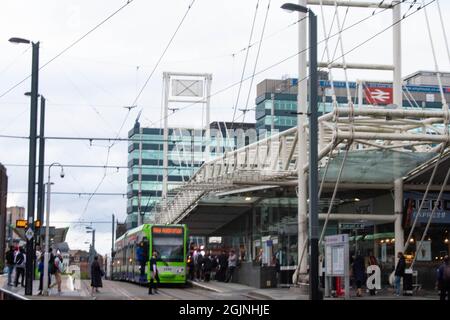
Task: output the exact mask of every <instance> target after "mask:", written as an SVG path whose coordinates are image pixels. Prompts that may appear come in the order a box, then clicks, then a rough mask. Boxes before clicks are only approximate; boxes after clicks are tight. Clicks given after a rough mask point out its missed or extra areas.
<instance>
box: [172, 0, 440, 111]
mask: <svg viewBox="0 0 450 320" xmlns="http://www.w3.org/2000/svg"><path fill="white" fill-rule="evenodd" d="M434 1H436V0H431V1H430V2H428V3H427V4H425V5H422V6H420V7H418V8H417V10H415V11H414V12H412V13H410V14H409V15H407V16H404V17H402V18H401V19H400V20H398V21H396V22H395V23H392V24H390V25H389V26H388V27H386V28H384V29H383V30H381V31H379V32H377V33H375V34H374V35H372V36H371V37H369V38H368V39H366V40H364V41H363V42H361V43H359V44H358V45H356V46H355V47H353V48H352V49H350V50H349V51H347V52H345V53H344V54H342V55H341V56H340V57H337V58H335V59H333V60H332V61H331V62H330V63H334V62H336V61H337V60H339V59H341V58H342V57H343V56H345V55H347V54H349V53H350V52H353V51H354V50H356V49H358V48H359V47H361V46H363V45H364V44H366V43H367V42H369V41H371V40H372V39H374V38H376V37H377V36H379V35H380V34H382V33H384V32H385V31H387V30H389V29H390V28H392V27H393V26H395V25H396V24H398V23H400V22H401V21H403V20H405V19H406V18H408V17H410V16H412V15H413V14H415V13H417V12H418V11H420V10H421V9H423V8H424V7H426V6H428V5H430V4H431V3H433V2H434ZM400 4H401V2H399V3H397V4H395V5H400ZM395 5H392V6H391V8H390V9H392V7H394V6H395ZM385 10H387V8H386V9H383V10H382V11H379V12H378V13H376V14H379V13H380V12H384V11H385ZM374 15H375V13H374V14H372V15H370V16H368V17H366V18H363V19H362V20H359V21H358V22H356V23H354V24H352V25H350V26H348V27H346V28H344V29H341V30H340V31H339V32H338V33H335V34H334V35H332V36H331V37H334V36H336V35H338V34H339V33H341V34H342V33H343V32H344V31H346V30H348V29H350V28H352V27H354V26H355V25H358V24H359V23H362V22H363V21H365V20H367V19H369V18H371V17H373V16H374ZM331 37H329V38H331ZM329 38H328V39H329ZM324 41H325V39H323V40H321V41H319V42H318V44H319V43H322V42H324ZM308 49H309V48H306V49H305V50H302V51H301V52H303V51H306V50H308ZM301 52H298V53H296V54H294V55H291V56H289V57H287V58H285V59H283V60H281V61H279V62H277V63H275V64H273V65H271V66H269V67H267V68H265V69H262V70H260V71H259V72H258V73H256V74H259V73H262V72H265V71H267V70H269V69H271V68H273V67H274V66H277V65H279V64H281V63H283V62H285V61H287V60H289V59H291V58H293V57H295V56H297V55H298V54H300V53H301ZM323 69H324V68H319V69H318V70H323ZM308 78H309V75H307V76H306V77H304V78H303V79H298V82H297V83H300V82H302V81H305V80H306V79H308ZM248 79H250V77H247V78H246V79H244V80H242V81H245V80H248ZM239 83H240V82H238V83H234V84H232V85H229V86H227V87H225V88H223V89H221V90H219V91H217V92H215V93H213V94H211V95H210V97H212V96H214V95H217V94H219V93H221V92H224V91H226V90H228V89H230V88H232V87H234V86H235V85H237V84H239ZM193 105H195V102H194V103H191V104H189V105H187V106H185V107H183V108H180V110H182V109H186V108H189V107H191V106H193ZM169 116H170V115H169Z"/></svg>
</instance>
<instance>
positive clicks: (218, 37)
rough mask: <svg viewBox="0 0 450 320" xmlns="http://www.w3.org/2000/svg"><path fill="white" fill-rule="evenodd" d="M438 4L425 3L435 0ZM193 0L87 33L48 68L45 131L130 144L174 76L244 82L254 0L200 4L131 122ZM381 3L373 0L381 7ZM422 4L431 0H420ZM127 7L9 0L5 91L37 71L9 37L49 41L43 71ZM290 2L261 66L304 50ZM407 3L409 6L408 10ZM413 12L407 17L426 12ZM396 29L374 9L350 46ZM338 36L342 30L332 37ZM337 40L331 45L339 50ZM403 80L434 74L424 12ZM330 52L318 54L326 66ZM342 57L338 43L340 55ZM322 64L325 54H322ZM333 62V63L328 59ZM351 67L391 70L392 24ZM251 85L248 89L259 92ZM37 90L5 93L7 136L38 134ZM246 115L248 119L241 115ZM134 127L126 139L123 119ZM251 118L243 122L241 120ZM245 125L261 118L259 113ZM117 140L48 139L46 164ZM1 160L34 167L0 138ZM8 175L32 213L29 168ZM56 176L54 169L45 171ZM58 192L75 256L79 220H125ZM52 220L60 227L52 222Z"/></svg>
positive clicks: (276, 9)
mask: <svg viewBox="0 0 450 320" xmlns="http://www.w3.org/2000/svg"><path fill="white" fill-rule="evenodd" d="M429 1H430V0H428V1H426V3H428V2H429ZM191 2H192V0H165V1H161V0H153V1H146V0H134V1H133V2H132V3H130V4H129V5H127V6H126V7H125V8H124V9H123V10H122V11H120V12H119V13H118V14H117V15H115V16H114V17H112V18H111V19H110V20H108V21H107V22H106V23H105V24H103V25H102V26H101V27H100V28H98V29H97V30H95V31H94V32H93V33H91V34H89V35H88V36H87V37H86V38H84V39H83V40H81V41H80V42H79V43H77V44H76V45H75V46H74V47H72V48H71V49H70V50H68V51H67V52H65V53H64V54H63V55H61V56H60V57H59V58H57V59H56V60H54V61H53V62H52V63H50V64H49V65H48V66H46V67H45V68H43V69H42V70H41V72H40V78H39V91H40V93H42V94H43V95H44V96H45V97H46V98H47V114H46V128H45V133H46V135H47V136H66V137H116V136H118V135H119V136H120V137H126V135H127V131H128V130H129V129H130V128H131V127H132V126H133V123H134V120H135V118H136V115H137V113H138V110H139V109H140V108H143V114H142V117H141V123H142V124H143V125H149V124H150V121H153V122H156V123H157V122H158V119H160V118H161V114H160V108H161V88H162V73H163V72H164V71H177V72H178V71H181V72H196V73H198V72H207V73H212V74H213V82H212V93H213V94H214V93H215V92H217V91H219V90H221V89H223V88H226V87H228V86H229V85H231V84H233V83H236V82H238V81H239V80H240V77H241V73H242V69H243V65H244V59H245V50H242V49H244V48H245V47H246V46H247V44H248V41H249V37H250V30H251V26H252V21H253V16H254V14H255V8H256V3H257V1H256V0H245V1H242V0H228V1H223V0H222V1H219V0H196V1H195V2H194V4H193V6H192V8H191V10H190V11H189V13H188V15H187V17H186V19H185V21H184V23H183V24H182V26H181V28H180V30H179V31H178V33H177V35H176V37H175V38H174V40H173V42H172V44H171V46H170V47H169V49H168V50H167V52H166V54H165V55H164V57H163V59H162V61H161V63H160V64H159V66H158V68H157V69H156V71H155V72H154V74H153V76H152V77H151V78H150V80H149V82H148V85H147V86H146V87H145V89H144V91H143V93H142V95H141V96H140V98H139V100H138V102H137V104H138V108H136V109H134V110H132V111H131V112H130V113H129V114H128V117H127V113H128V110H127V109H125V108H123V106H128V105H131V104H132V103H133V101H134V100H135V98H136V95H137V92H138V91H139V90H140V89H141V87H142V86H143V84H144V82H145V81H146V80H147V78H148V77H149V75H150V73H151V71H152V70H153V68H154V67H155V64H156V62H157V61H158V59H159V58H160V56H161V54H162V52H163V50H164V48H165V47H166V45H167V43H168V42H169V39H170V38H171V36H172V35H173V33H174V31H175V29H176V27H177V26H178V24H179V22H180V21H181V18H182V17H183V15H184V14H185V13H186V11H187V8H188V5H189V4H190V3H191ZM268 2H269V0H261V1H259V8H258V11H257V18H256V19H257V20H256V24H255V28H254V33H253V40H252V42H254V41H256V40H259V38H260V36H261V32H262V29H263V22H264V17H265V14H266V10H267V4H268ZM374 2H375V1H374ZM418 2H421V1H418ZM125 3H126V1H125V0H95V1H92V0H76V1H75V0H66V1H58V0H39V1H36V0H35V1H32V0H27V1H26V0H15V1H2V5H3V6H2V10H1V11H0V52H1V54H0V95H2V94H3V93H4V92H6V91H7V90H8V89H10V88H11V87H12V86H13V85H15V84H16V83H18V82H19V81H21V80H23V79H24V78H25V77H26V76H28V75H29V74H30V72H31V48H30V46H27V45H14V44H11V43H9V42H8V39H9V38H11V37H23V38H27V39H31V40H33V41H40V43H41V49H40V64H41V65H43V64H44V63H46V62H47V61H49V60H50V59H51V58H53V57H54V56H56V55H57V54H58V53H59V52H61V51H62V50H63V49H64V48H66V47H67V46H69V45H70V44H71V43H73V42H74V41H75V40H77V39H78V38H79V37H80V36H81V35H83V34H84V33H86V32H88V31H89V30H90V29H92V28H93V27H94V26H95V25H96V24H98V23H99V22H101V21H102V20H104V19H105V18H106V17H107V16H109V15H110V14H112V13H113V12H114V11H116V10H117V9H118V8H120V7H121V6H122V5H124V4H125ZM282 3H284V1H281V0H273V1H271V5H270V9H269V12H268V18H267V24H266V27H265V38H266V39H265V40H264V41H263V42H262V46H261V52H260V56H259V60H258V64H257V67H256V70H257V71H259V70H262V69H265V68H267V67H268V66H271V65H273V64H275V63H277V62H279V61H282V60H283V59H285V58H286V57H289V56H291V55H293V54H295V53H296V52H298V50H297V45H298V43H297V32H298V30H297V25H294V26H290V27H288V26H289V25H292V24H293V23H294V22H295V21H297V15H296V14H294V13H287V12H285V11H283V10H282V9H280V6H281V4H282ZM440 6H441V9H442V14H443V17H444V21H445V23H447V25H446V26H445V27H446V31H447V34H448V33H449V31H450V30H449V26H448V20H449V13H450V2H449V1H440ZM408 8H409V4H405V5H403V6H402V12H403V13H404V12H406V11H407V10H408ZM416 8H417V6H415V7H414V8H413V9H411V11H409V13H412V12H414V11H416ZM314 10H315V12H316V13H317V14H318V26H319V36H318V37H319V40H321V39H323V38H324V33H323V29H322V26H323V24H322V13H321V10H320V7H318V6H316V7H314ZM427 10H428V14H429V16H430V20H431V29H432V33H433V40H434V43H435V46H436V51H437V55H438V63H439V68H440V69H441V70H443V71H450V66H449V62H448V59H447V54H446V49H445V43H444V38H443V32H442V28H441V25H440V21H439V15H438V11H437V6H436V2H434V3H432V4H431V5H430V6H428V7H427ZM346 11H347V10H346V9H345V8H340V9H339V14H340V22H341V24H342V23H343V21H344V16H346V18H345V26H350V25H351V24H353V23H355V22H357V21H359V20H361V19H363V18H364V17H368V16H371V15H372V13H374V9H356V8H351V9H349V10H348V12H347V14H345V13H346ZM333 14H334V9H332V8H325V9H324V17H325V23H326V27H327V28H329V27H330V25H331V21H332V18H333ZM391 24H392V14H391V11H390V10H386V11H383V10H381V9H378V10H376V11H375V14H374V15H373V16H372V17H371V18H370V19H368V20H367V21H365V22H364V23H360V24H358V25H357V26H356V27H353V28H351V29H349V30H347V31H345V32H344V33H343V34H342V37H343V44H344V51H345V52H347V51H349V50H351V49H352V48H353V47H354V46H356V45H358V44H359V43H361V42H363V41H365V40H367V39H368V38H370V37H371V36H372V35H374V34H376V33H377V32H379V31H381V30H383V29H384V28H386V27H388V26H390V25H391ZM335 32H337V28H336V24H335V25H334V31H333V32H332V33H335ZM336 40H337V37H334V38H333V39H330V48H331V49H330V51H331V52H332V53H333V52H334V48H335V45H336ZM402 45H403V75H404V76H406V75H408V74H411V73H413V72H415V71H417V70H434V63H433V59H432V52H431V49H430V42H429V37H428V33H427V29H426V23H425V16H424V13H423V10H421V11H419V12H417V13H416V14H413V15H412V16H411V17H408V18H407V19H405V20H404V21H403V25H402ZM257 49H258V45H257V44H256V45H254V46H252V47H251V48H250V51H249V57H248V62H247V67H246V71H245V75H246V76H249V75H251V74H252V71H253V68H254V64H255V60H256V52H257ZM323 49H324V46H323V45H321V46H320V47H319V59H320V58H321V57H322V54H323ZM340 55H341V52H340V49H339V48H338V50H337V53H336V57H338V56H340ZM321 60H322V59H321ZM323 61H326V56H325V59H323ZM346 61H347V62H364V63H378V64H390V63H392V29H389V30H388V31H386V32H384V33H383V34H382V35H380V36H378V37H376V38H375V39H373V40H371V41H370V42H368V43H366V44H365V45H364V46H362V47H360V48H358V49H357V50H355V51H353V52H352V53H350V54H348V55H346ZM284 75H287V76H291V77H296V76H297V59H296V58H293V59H290V60H287V61H285V62H283V63H281V64H279V65H277V66H276V67H273V68H271V69H269V70H267V71H265V72H263V73H261V74H258V75H257V76H255V79H254V81H253V85H252V86H251V88H249V85H250V81H246V82H244V83H243V85H242V88H241V94H240V99H239V103H238V108H244V107H245V103H246V99H247V95H248V93H249V92H250V103H249V107H254V100H255V97H256V84H257V83H258V82H260V81H261V80H263V79H265V78H281V77H282V76H284ZM348 75H349V80H351V81H355V80H356V79H367V80H391V79H392V73H391V72H377V71H372V72H367V71H349V72H348ZM333 77H334V79H335V80H344V79H345V78H344V73H343V72H342V71H333ZM249 90H250V91H249ZM26 91H30V80H27V81H25V82H24V83H23V84H21V85H19V86H18V87H16V88H15V89H14V90H12V91H11V92H10V93H8V94H7V95H5V96H3V97H1V98H0V135H19V136H27V135H29V99H28V98H27V97H25V96H24V95H23V93H24V92H26ZM237 92H238V86H234V87H232V88H231V89H229V90H225V91H223V92H221V93H220V94H216V95H214V96H213V97H212V98H211V119H212V120H213V121H214V120H220V121H231V120H232V117H233V107H234V105H235V104H236V98H237ZM181 106H182V105H181ZM201 115H202V108H201V107H199V106H193V107H190V108H187V109H185V110H183V111H180V112H179V113H175V114H174V115H173V116H171V117H170V119H169V124H170V125H171V126H175V125H179V126H184V127H193V126H195V127H200V126H201V125H202V124H203V125H204V122H202V120H201V118H202V117H201ZM237 115H241V114H240V113H237ZM125 119H127V120H126V123H125V125H124V128H123V129H122V131H120V132H119V128H120V126H121V124H122V122H123V121H124V120H125ZM240 121H242V117H241V118H240ZM246 121H250V122H254V113H253V112H249V113H248V114H247V116H246ZM107 146H108V143H107V142H98V141H97V142H93V143H92V145H90V144H89V142H88V141H73V140H71V141H69V140H65V141H55V140H47V142H46V155H45V163H46V164H49V163H52V162H60V163H62V164H63V165H64V164H65V165H69V164H93V165H105V163H106V159H107ZM0 162H1V163H4V164H28V142H27V140H20V139H7V138H1V137H0ZM108 164H109V165H117V166H126V164H127V143H124V142H118V143H116V144H115V145H114V146H113V147H112V148H111V150H110V154H109V160H108ZM7 170H8V177H9V186H8V188H9V191H10V193H9V194H8V206H14V205H18V206H24V207H26V203H27V195H26V193H15V192H26V191H27V175H28V170H27V168H26V167H13V166H7ZM52 172H53V173H52V181H53V182H55V185H54V187H53V191H62V192H88V193H89V192H93V191H94V190H95V189H96V187H97V186H98V185H99V183H100V181H102V178H103V177H104V174H105V171H104V170H103V169H101V168H100V169H99V168H97V169H88V168H66V170H65V172H66V175H65V178H64V179H60V178H59V174H58V169H56V168H55V169H52ZM45 175H47V170H46V174H45ZM126 177H127V170H126V169H120V170H118V171H117V170H116V169H108V170H107V171H106V176H105V178H104V179H103V182H102V183H101V185H100V187H99V188H98V192H103V193H104V192H114V193H126V189H127V183H126ZM88 198H89V197H88V196H81V197H79V196H77V195H76V196H75V195H53V196H52V202H51V219H52V221H55V222H56V221H59V223H55V224H56V225H57V226H70V231H69V234H68V237H67V240H68V243H69V246H70V248H71V249H76V248H80V249H87V248H88V246H89V245H88V244H85V242H89V241H90V235H88V234H85V232H84V225H80V224H74V223H72V222H74V221H77V220H79V219H83V220H89V221H90V220H94V221H110V220H111V214H112V213H114V214H115V215H116V217H118V218H119V220H120V221H124V220H125V217H126V197H122V196H94V197H93V198H92V200H91V201H90V202H89V203H88ZM52 224H53V223H52ZM94 227H95V228H96V229H97V237H96V246H97V250H98V251H99V252H100V253H102V254H105V253H108V252H109V251H110V248H111V225H110V224H108V223H99V224H95V225H94Z"/></svg>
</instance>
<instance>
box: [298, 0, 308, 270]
mask: <svg viewBox="0 0 450 320" xmlns="http://www.w3.org/2000/svg"><path fill="white" fill-rule="evenodd" d="M298 4H299V5H301V6H306V0H299V2H298ZM305 17H306V13H303V12H299V13H298V19H299V20H302V19H304V18H305ZM298 35H299V37H298V51H299V52H300V54H299V55H298V84H297V90H298V91H297V130H298V148H297V150H298V155H297V157H298V158H297V174H298V195H297V196H298V217H297V219H298V222H297V223H298V248H297V250H298V257H299V258H298V259H300V257H301V255H302V250H303V247H304V246H305V245H306V243H307V241H308V221H307V210H308V209H307V199H308V197H307V194H306V191H307V178H308V176H307V174H306V173H305V172H304V170H303V167H304V166H305V165H306V164H307V163H308V159H307V136H306V129H305V124H306V122H307V112H308V105H307V101H306V100H307V96H308V87H307V81H306V76H307V74H306V64H307V61H306V48H307V47H306V19H304V20H302V21H300V22H299V24H298ZM304 79H305V80H304ZM302 80H304V81H302ZM307 270H308V266H307V259H303V260H302V261H301V263H300V266H299V268H298V269H297V271H298V272H299V274H300V275H302V274H303V275H305V274H306V273H307Z"/></svg>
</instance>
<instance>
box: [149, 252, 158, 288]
mask: <svg viewBox="0 0 450 320" xmlns="http://www.w3.org/2000/svg"><path fill="white" fill-rule="evenodd" d="M157 259H158V253H157V252H156V251H153V254H152V257H151V258H150V275H151V278H150V285H149V286H148V294H153V292H152V289H155V293H158V285H159V276H158V267H157V265H156V262H157Z"/></svg>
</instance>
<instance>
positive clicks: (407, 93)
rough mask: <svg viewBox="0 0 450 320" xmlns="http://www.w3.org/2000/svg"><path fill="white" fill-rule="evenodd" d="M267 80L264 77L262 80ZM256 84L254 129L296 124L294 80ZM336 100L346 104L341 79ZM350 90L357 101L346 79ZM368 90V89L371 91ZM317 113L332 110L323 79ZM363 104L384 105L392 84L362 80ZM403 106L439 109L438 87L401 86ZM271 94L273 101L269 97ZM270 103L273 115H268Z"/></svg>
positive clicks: (354, 86) (388, 100)
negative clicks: (257, 89)
mask: <svg viewBox="0 0 450 320" xmlns="http://www.w3.org/2000/svg"><path fill="white" fill-rule="evenodd" d="M265 81H268V80H265ZM265 81H263V82H261V83H260V84H258V87H260V89H259V91H258V97H257V98H256V101H255V103H256V109H255V110H256V111H255V119H256V129H257V130H258V131H260V130H263V129H264V130H267V131H270V129H271V126H272V123H273V124H274V129H275V130H276V131H277V132H280V131H284V130H287V129H289V128H292V127H294V126H296V125H297V79H287V80H276V81H275V80H271V81H275V83H274V84H272V85H271V86H264V85H263V84H264V82H265ZM333 84H334V88H335V93H336V100H337V102H338V104H339V105H340V106H347V98H346V89H345V87H346V84H345V82H343V81H334V82H333ZM349 89H350V93H351V95H352V97H353V98H355V100H354V101H353V103H354V104H355V105H356V104H357V101H356V100H357V99H356V97H357V84H356V83H355V82H349ZM371 90H372V91H371ZM318 91H319V92H318V94H319V106H318V108H319V110H318V111H319V115H321V114H323V113H327V112H330V111H332V108H333V105H332V97H331V83H330V82H329V81H327V80H320V81H319V88H318ZM374 92H376V93H374ZM444 93H445V96H446V98H447V101H448V99H450V88H448V87H447V88H444ZM363 94H364V98H363V102H362V105H363V107H372V106H373V105H378V106H386V105H388V104H391V103H392V85H391V84H389V83H365V84H364V93H363ZM377 94H378V95H380V94H381V96H383V94H384V96H383V98H382V99H385V101H384V102H383V101H378V100H376V98H374V97H376V95H377ZM403 94H404V95H403V97H404V100H403V108H407V109H408V108H415V109H417V108H442V103H441V102H440V101H441V97H440V95H439V88H438V87H437V86H430V85H427V86H425V85H422V86H417V85H414V86H413V85H406V86H404V88H403ZM272 95H273V100H272ZM272 106H274V109H273V114H274V115H273V116H272Z"/></svg>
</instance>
